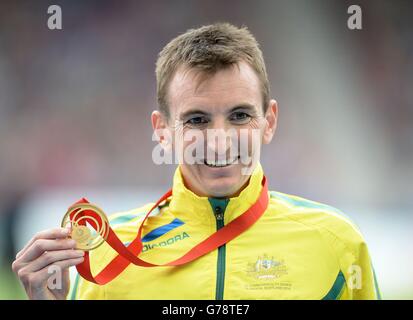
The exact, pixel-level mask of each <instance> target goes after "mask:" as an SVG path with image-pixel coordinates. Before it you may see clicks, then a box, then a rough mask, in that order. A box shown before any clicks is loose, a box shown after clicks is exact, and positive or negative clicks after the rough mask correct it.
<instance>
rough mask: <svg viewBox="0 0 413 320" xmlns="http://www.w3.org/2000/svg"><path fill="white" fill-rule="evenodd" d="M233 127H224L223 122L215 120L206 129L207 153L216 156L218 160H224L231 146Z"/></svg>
mask: <svg viewBox="0 0 413 320" xmlns="http://www.w3.org/2000/svg"><path fill="white" fill-rule="evenodd" d="M233 130H234V129H231V128H226V127H225V123H221V122H220V121H216V122H215V123H214V125H213V126H212V127H210V128H208V129H207V155H208V158H210V156H213V157H214V158H215V157H218V160H226V159H227V155H228V150H230V149H231V148H232V146H233V141H232V140H233V136H234V132H233Z"/></svg>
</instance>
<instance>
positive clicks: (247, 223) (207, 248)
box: [75, 177, 268, 285]
mask: <svg viewBox="0 0 413 320" xmlns="http://www.w3.org/2000/svg"><path fill="white" fill-rule="evenodd" d="M171 195H172V190H169V191H168V192H167V193H165V194H164V195H163V196H162V197H161V198H160V199H159V200H158V201H157V202H156V203H155V204H154V205H153V207H152V208H151V209H150V210H149V212H148V213H147V214H146V216H145V218H144V219H143V220H142V222H141V224H140V226H139V230H138V234H137V236H136V238H135V239H134V240H133V241H132V242H131V243H130V244H129V245H128V246H127V247H126V246H125V245H124V244H123V243H122V241H121V240H120V239H119V238H118V237H117V236H116V234H115V232H113V230H112V229H111V228H110V227H109V226H107V227H108V228H109V234H108V237H107V238H106V242H107V243H108V244H109V245H110V246H111V247H112V248H113V249H114V250H115V251H116V252H117V253H118V255H117V256H116V257H115V258H114V259H113V260H112V261H111V262H109V264H108V265H106V266H105V268H104V269H102V271H100V272H99V273H98V274H97V275H96V276H93V275H92V272H91V270H90V259H89V252H88V251H86V252H85V255H84V260H83V262H82V263H80V264H78V265H77V266H76V269H77V271H78V272H79V274H80V275H81V276H82V277H83V278H84V279H86V280H88V281H90V282H93V283H96V284H99V285H104V284H106V283H109V282H110V281H112V280H113V279H115V278H116V277H117V276H118V275H119V274H120V273H122V271H123V270H125V269H126V267H128V265H129V264H131V263H133V264H134V265H137V266H141V267H159V266H179V265H183V264H185V263H188V262H190V261H193V260H195V259H197V258H199V257H201V256H203V255H205V254H207V253H208V252H211V251H212V250H214V249H216V248H218V247H220V246H222V245H224V244H225V243H228V242H229V241H231V240H232V239H234V238H236V237H237V236H239V235H240V234H241V233H243V232H244V231H245V230H247V229H248V228H249V227H251V226H252V225H253V224H254V223H255V222H256V221H257V220H258V219H259V218H260V217H261V216H262V214H263V213H264V211H265V210H266V209H267V206H268V187H267V181H266V178H265V177H263V179H262V189H261V193H260V196H259V197H258V199H257V201H256V202H255V203H254V204H253V205H252V206H251V207H250V208H249V209H248V210H246V211H245V212H244V213H243V214H241V215H240V216H238V217H237V218H235V219H234V220H232V221H231V222H230V223H228V224H227V225H225V226H224V227H222V228H221V229H219V230H218V231H216V232H215V233H213V234H212V235H210V236H209V237H208V238H206V239H205V240H203V241H201V242H200V243H198V244H197V245H196V246H195V247H193V248H192V249H190V250H189V251H188V252H187V253H185V254H184V255H183V256H181V257H180V258H178V259H176V260H173V261H171V262H168V263H164V264H154V263H150V262H147V261H144V260H142V259H140V258H139V254H140V253H141V252H142V248H143V245H142V240H141V236H142V229H143V225H144V223H145V221H146V219H147V218H148V216H149V214H150V213H151V212H152V211H153V210H154V209H155V208H156V207H158V206H159V204H160V203H161V202H162V201H165V200H166V199H167V198H169V197H170V196H171ZM79 203H89V202H88V201H87V199H85V198H82V199H81V200H79V201H78V202H76V203H75V204H79ZM81 214H82V215H83V214H84V215H88V216H92V217H93V216H95V215H96V213H94V212H93V211H92V210H85V211H84V212H82V213H81ZM86 222H88V223H90V224H91V226H92V227H93V228H94V229H95V230H98V227H99V226H96V224H95V223H93V220H88V218H85V219H84V221H82V225H84V224H85V223H86Z"/></svg>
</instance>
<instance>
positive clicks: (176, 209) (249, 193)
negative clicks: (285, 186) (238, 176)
mask: <svg viewBox="0 0 413 320" xmlns="http://www.w3.org/2000/svg"><path fill="white" fill-rule="evenodd" d="M263 175H264V173H263V169H262V166H261V164H260V163H258V164H257V165H256V167H255V169H254V170H253V172H252V174H251V177H250V179H249V182H248V185H247V186H246V187H245V188H244V189H243V190H242V191H241V192H240V194H239V195H238V196H237V197H232V198H229V199H226V200H227V201H224V202H225V204H226V207H225V205H224V208H223V209H224V224H228V223H229V222H231V221H232V220H233V219H235V218H237V217H238V216H240V215H241V214H242V213H244V212H245V211H246V210H247V209H248V208H249V207H250V206H251V205H252V204H254V203H255V201H256V200H257V199H258V197H259V195H260V192H261V188H262V185H261V182H262V178H263ZM214 200H216V199H213V198H208V197H200V196H198V195H196V194H195V193H193V192H192V191H191V190H189V189H188V188H187V187H186V186H185V184H184V182H183V177H182V173H181V170H180V167H178V168H177V169H176V171H175V175H174V178H173V187H172V199H171V201H170V203H169V209H170V211H171V212H172V213H174V214H175V215H176V216H178V217H181V218H182V219H183V220H185V221H188V222H191V224H196V225H209V226H211V228H212V227H213V228H214V229H215V228H216V218H215V214H214V211H213V208H212V204H213V203H223V201H222V199H220V200H219V201H214Z"/></svg>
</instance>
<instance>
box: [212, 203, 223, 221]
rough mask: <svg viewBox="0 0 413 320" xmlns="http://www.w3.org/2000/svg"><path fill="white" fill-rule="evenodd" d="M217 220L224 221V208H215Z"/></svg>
mask: <svg viewBox="0 0 413 320" xmlns="http://www.w3.org/2000/svg"><path fill="white" fill-rule="evenodd" d="M214 210H215V218H216V219H217V220H224V215H223V213H222V208H221V207H219V206H218V207H215V209H214Z"/></svg>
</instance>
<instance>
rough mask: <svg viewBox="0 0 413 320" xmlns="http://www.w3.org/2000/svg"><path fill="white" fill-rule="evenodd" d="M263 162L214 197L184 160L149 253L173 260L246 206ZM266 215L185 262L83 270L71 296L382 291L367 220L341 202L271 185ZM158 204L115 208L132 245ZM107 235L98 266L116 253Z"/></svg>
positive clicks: (116, 224)
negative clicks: (194, 180)
mask: <svg viewBox="0 0 413 320" xmlns="http://www.w3.org/2000/svg"><path fill="white" fill-rule="evenodd" d="M262 177H263V170H262V167H261V165H260V164H258V165H257V167H256V168H255V170H254V172H253V174H252V175H251V178H250V181H249V184H248V186H247V187H246V188H245V189H244V190H243V191H242V192H241V193H240V195H239V196H238V197H234V198H230V199H211V198H207V197H198V196H197V195H195V194H194V193H193V192H191V191H190V190H188V189H187V188H186V187H185V185H184V183H183V180H182V176H181V173H180V170H179V167H178V168H177V170H176V172H175V175H174V179H173V195H172V197H170V198H169V199H168V200H167V201H166V202H165V203H164V204H161V205H160V206H159V207H158V208H157V210H154V212H153V213H152V214H151V216H150V217H149V218H148V220H147V221H146V222H145V225H144V229H143V238H142V241H143V244H144V248H143V252H142V253H141V255H140V257H141V258H142V259H144V260H146V261H148V262H154V263H166V262H168V261H171V260H175V259H176V258H178V257H180V256H182V255H183V254H184V253H186V252H187V251H188V250H189V249H191V248H192V247H193V246H195V245H196V244H197V243H199V242H201V241H202V240H203V239H205V238H206V237H208V236H209V235H210V234H212V233H214V232H215V231H216V230H217V229H219V228H221V227H222V226H224V225H226V224H228V223H229V222H230V221H232V220H233V219H234V218H236V217H238V216H239V215H240V214H242V213H243V212H244V211H245V210H247V209H248V208H249V207H250V206H251V205H252V204H253V203H254V202H255V201H256V199H257V198H258V196H259V194H260V191H261V180H262ZM269 197H270V200H269V205H268V208H267V210H266V211H265V212H264V214H263V215H262V217H261V218H260V219H259V220H258V221H257V222H256V223H255V224H254V225H253V226H252V227H250V228H249V229H248V230H246V231H245V232H244V233H243V234H241V235H240V236H238V237H237V238H235V239H233V240H232V241H230V242H229V243H227V244H226V245H224V246H221V247H219V248H217V249H216V250H214V251H212V252H210V253H208V254H206V255H204V256H202V257H200V258H198V259H196V260H194V261H192V262H190V263H188V264H185V265H182V266H178V267H169V266H168V267H153V268H145V267H139V266H135V265H133V264H131V265H129V266H128V267H127V269H126V270H125V271H124V272H123V273H121V274H120V275H119V276H118V277H117V278H115V279H114V280H113V281H112V282H110V283H108V284H106V285H104V286H99V285H95V284H93V283H90V282H88V281H86V280H84V279H82V278H81V277H79V276H76V279H75V280H74V281H72V287H71V290H70V293H69V295H68V298H71V299H380V292H379V289H378V286H377V282H376V277H375V274H374V270H373V267H372V263H371V260H370V256H369V252H368V248H367V245H366V243H365V241H364V239H363V236H362V234H361V233H360V231H359V229H358V228H357V227H356V226H355V225H354V224H353V223H352V222H351V221H350V220H349V219H348V218H347V217H346V216H344V215H343V214H342V213H341V212H340V211H339V210H337V209H335V208H333V207H330V206H327V205H324V204H321V203H317V202H314V201H310V200H306V199H303V198H300V197H297V196H292V195H287V194H283V193H280V192H274V191H269ZM152 205H153V203H152V204H147V205H145V206H144V207H141V208H138V209H135V210H132V211H128V212H123V213H118V214H115V215H113V216H111V217H110V223H111V226H112V228H113V230H114V231H115V232H116V234H117V235H118V236H119V238H120V239H121V240H122V241H123V242H124V243H125V244H127V243H128V242H130V241H132V240H133V239H134V238H135V237H136V232H137V229H138V226H139V224H140V221H141V220H142V218H143V216H144V215H145V214H146V213H147V212H148V210H149V209H150V208H151V206H152ZM115 254H116V253H115V252H114V250H113V249H112V248H111V247H109V245H107V244H106V243H105V244H103V245H102V246H100V247H99V248H97V249H96V250H93V251H92V252H91V268H92V273H93V274H96V273H97V272H98V271H100V270H101V269H102V268H103V267H104V266H105V265H106V264H107V263H108V262H109V261H110V260H111V259H112V258H113V257H114V256H115Z"/></svg>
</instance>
